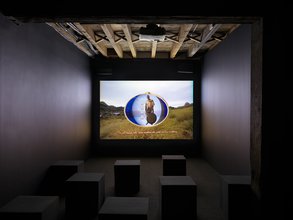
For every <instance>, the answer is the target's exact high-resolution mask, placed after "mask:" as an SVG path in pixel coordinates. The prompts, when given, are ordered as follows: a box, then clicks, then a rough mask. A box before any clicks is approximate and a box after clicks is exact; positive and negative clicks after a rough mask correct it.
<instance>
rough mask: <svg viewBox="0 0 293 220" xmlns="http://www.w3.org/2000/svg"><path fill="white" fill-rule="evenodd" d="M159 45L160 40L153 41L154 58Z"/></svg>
mask: <svg viewBox="0 0 293 220" xmlns="http://www.w3.org/2000/svg"><path fill="white" fill-rule="evenodd" d="M157 46H158V41H153V42H152V58H156V52H157Z"/></svg>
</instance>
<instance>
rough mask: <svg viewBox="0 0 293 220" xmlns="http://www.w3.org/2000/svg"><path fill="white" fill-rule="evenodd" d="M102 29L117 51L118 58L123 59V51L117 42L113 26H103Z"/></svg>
mask: <svg viewBox="0 0 293 220" xmlns="http://www.w3.org/2000/svg"><path fill="white" fill-rule="evenodd" d="M101 28H102V30H103V31H104V33H105V34H106V36H107V38H108V39H109V41H110V44H111V45H112V47H113V48H114V50H115V51H116V53H117V55H118V57H120V58H123V50H122V48H121V46H120V45H119V44H118V43H117V42H116V41H115V35H114V31H113V29H112V27H111V25H110V24H102V25H101Z"/></svg>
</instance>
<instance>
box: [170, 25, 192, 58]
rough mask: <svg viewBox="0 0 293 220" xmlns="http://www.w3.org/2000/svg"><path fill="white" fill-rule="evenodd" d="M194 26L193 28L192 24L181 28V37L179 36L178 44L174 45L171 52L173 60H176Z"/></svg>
mask: <svg viewBox="0 0 293 220" xmlns="http://www.w3.org/2000/svg"><path fill="white" fill-rule="evenodd" d="M192 26H193V25H192V24H182V25H181V26H180V31H179V35H178V43H175V44H173V47H172V50H171V52H170V57H171V58H175V56H176V54H177V52H178V51H179V49H180V47H181V46H182V44H183V42H184V40H185V38H186V37H187V35H188V33H189V31H190V29H191V28H192Z"/></svg>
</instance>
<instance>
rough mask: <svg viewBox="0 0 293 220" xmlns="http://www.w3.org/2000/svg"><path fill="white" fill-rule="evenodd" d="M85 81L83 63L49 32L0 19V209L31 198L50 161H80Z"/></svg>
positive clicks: (86, 111) (86, 113)
mask: <svg viewBox="0 0 293 220" xmlns="http://www.w3.org/2000/svg"><path fill="white" fill-rule="evenodd" d="M90 80H91V79H90V71H89V64H88V58H87V57H86V56H85V55H83V53H82V52H80V51H79V50H78V49H76V48H75V47H74V46H73V45H71V44H70V43H69V42H67V41H66V40H64V39H63V38H62V37H61V36H60V35H59V34H58V33H56V32H55V31H54V30H53V29H51V28H50V27H49V26H47V25H46V24H21V25H20V26H17V25H15V24H13V23H11V22H10V21H8V20H7V19H6V18H5V17H4V16H2V15H1V14H0V180H1V181H0V206H1V205H2V204H3V203H5V202H7V201H8V200H10V199H11V198H13V197H14V196H16V195H18V194H30V193H34V192H35V191H36V189H37V186H38V184H39V183H40V181H41V180H42V177H43V175H44V173H45V171H46V169H47V168H48V166H49V165H50V164H52V163H53V162H54V161H55V160H59V159H83V158H85V156H86V154H87V150H88V144H89V139H90V105H91V103H90V101H91V100H90V99H91V81H90Z"/></svg>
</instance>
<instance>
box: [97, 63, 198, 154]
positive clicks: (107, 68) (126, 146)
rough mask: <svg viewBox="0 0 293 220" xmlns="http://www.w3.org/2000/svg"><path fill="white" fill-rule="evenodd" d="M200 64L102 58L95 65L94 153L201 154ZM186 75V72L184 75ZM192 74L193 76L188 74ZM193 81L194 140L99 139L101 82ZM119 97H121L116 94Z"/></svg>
mask: <svg viewBox="0 0 293 220" xmlns="http://www.w3.org/2000/svg"><path fill="white" fill-rule="evenodd" d="M199 68H200V61H199V60H171V59H123V60H121V59H120V60H117V59H116V60H115V59H101V58H97V59H96V60H94V61H93V63H92V71H93V75H94V78H95V80H94V95H93V103H96V105H95V104H94V105H93V112H94V115H93V117H94V120H93V151H94V152H98V153H99V155H115V156H116V155H119V156H120V155H125V156H129V155H134V156H138V155H141V156H154V155H162V154H179V153H180V154H185V155H197V154H198V152H199V139H200V137H199V110H200V109H199V103H200V102H199V100H200V69H199ZM182 72H184V73H182ZM185 72H190V73H185ZM173 79H174V80H194V119H195V120H194V139H193V140H143V139H138V140H100V139H99V80H173ZM117 97H119V94H117Z"/></svg>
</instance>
